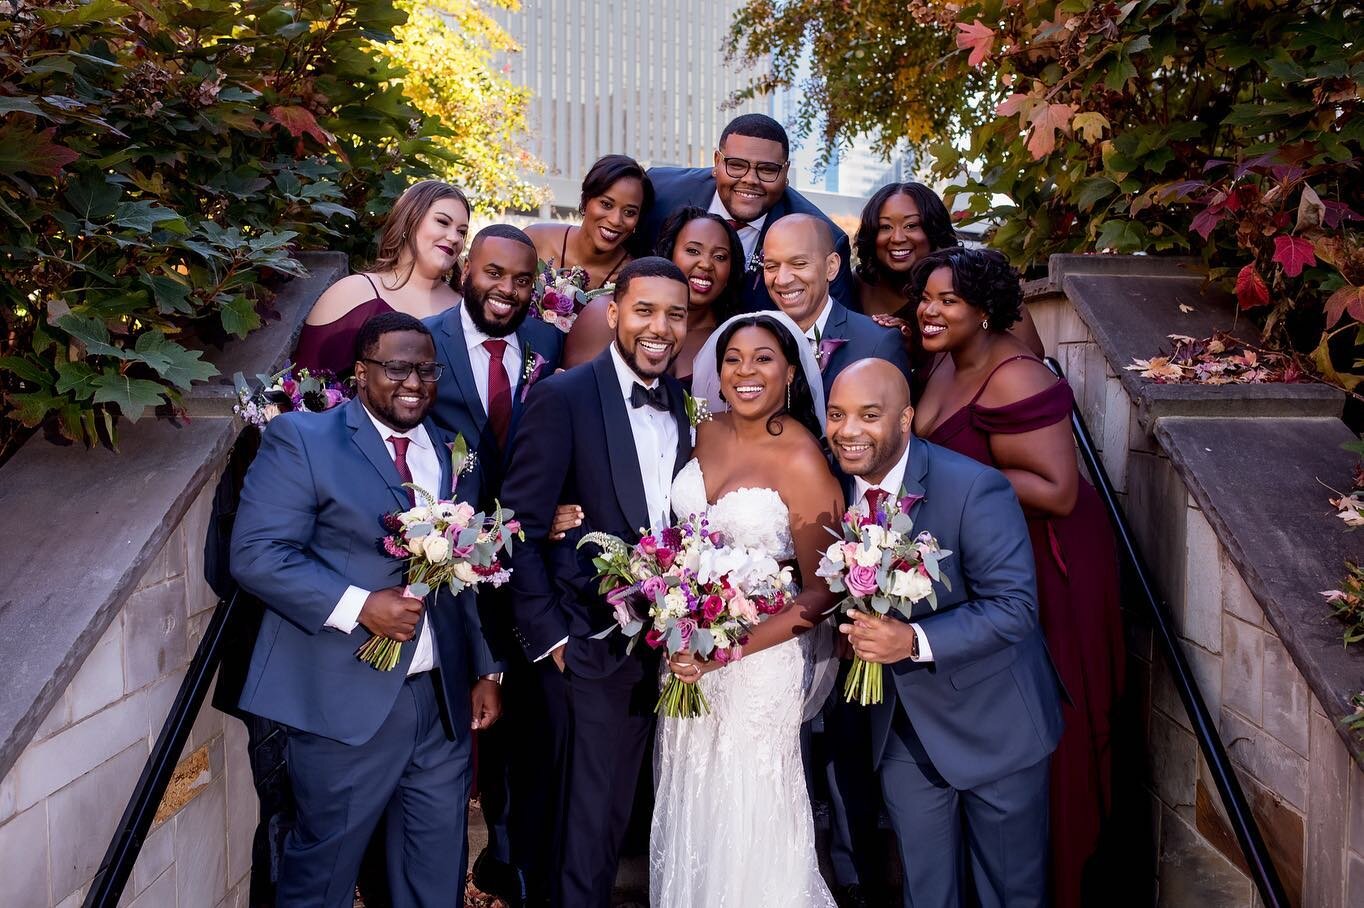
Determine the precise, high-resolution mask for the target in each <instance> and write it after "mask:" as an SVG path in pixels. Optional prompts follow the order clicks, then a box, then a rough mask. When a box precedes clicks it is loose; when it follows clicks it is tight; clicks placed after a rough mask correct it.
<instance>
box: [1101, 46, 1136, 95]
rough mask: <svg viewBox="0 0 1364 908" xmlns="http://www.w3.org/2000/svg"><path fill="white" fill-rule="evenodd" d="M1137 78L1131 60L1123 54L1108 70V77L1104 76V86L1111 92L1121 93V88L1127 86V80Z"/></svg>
mask: <svg viewBox="0 0 1364 908" xmlns="http://www.w3.org/2000/svg"><path fill="white" fill-rule="evenodd" d="M1136 77H1137V68H1136V67H1135V66H1133V65H1132V59H1131V58H1130V57H1128V56H1127V54H1123V55H1121V56H1119V57H1118V59H1116V60H1114V61H1113V65H1112V66H1110V67H1109V68H1108V75H1106V76H1104V85H1105V86H1106V87H1107V88H1108V89H1110V90H1112V91H1122V87H1123V86H1124V85H1126V84H1127V80H1128V79H1135V78H1136Z"/></svg>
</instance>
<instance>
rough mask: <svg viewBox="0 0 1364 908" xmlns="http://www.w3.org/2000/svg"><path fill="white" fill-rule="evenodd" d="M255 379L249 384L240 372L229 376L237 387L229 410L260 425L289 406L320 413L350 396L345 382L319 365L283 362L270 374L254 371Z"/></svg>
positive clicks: (247, 422)
mask: <svg viewBox="0 0 1364 908" xmlns="http://www.w3.org/2000/svg"><path fill="white" fill-rule="evenodd" d="M256 379H257V381H259V382H260V387H258V388H252V387H251V386H250V385H249V384H247V381H246V379H245V378H244V377H242V374H241V373H240V372H238V373H237V374H236V375H234V376H232V384H233V385H234V386H236V389H237V403H236V404H234V405H233V407H232V412H233V413H235V414H236V415H237V416H239V417H241V419H242V421H243V422H245V423H246V424H247V425H249V426H255V427H257V428H261V429H263V428H265V424H266V423H268V422H269V421H270V420H272V419H274V418H275V417H276V416H278V415H279V414H281V413H288V412H290V411H293V410H303V411H306V412H309V413H321V412H322V411H323V410H330V409H331V408H332V407H335V406H336V405H338V404H343V403H345V402H346V401H347V400H349V399H350V392H349V390H348V389H347V388H346V386H345V385H344V384H342V383H341V382H340V381H337V379H336V376H334V375H332V373H330V372H327V371H326V370H323V369H319V370H318V371H316V372H310V371H309V370H307V369H297V370H295V369H294V366H293V364H287V365H285V367H284V368H283V369H282V370H280V371H279V372H276V373H275V374H274V375H257V376H256Z"/></svg>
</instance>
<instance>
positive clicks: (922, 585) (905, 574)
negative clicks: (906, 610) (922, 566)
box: [890, 571, 933, 602]
mask: <svg viewBox="0 0 1364 908" xmlns="http://www.w3.org/2000/svg"><path fill="white" fill-rule="evenodd" d="M931 592H933V581H932V580H929V579H928V578H927V577H925V576H924V575H923V574H921V573H919V572H918V571H896V572H895V575H894V576H893V577H892V578H891V585H890V594H891V595H892V596H898V597H901V598H904V599H908V600H909V601H910V602H918V601H919V600H920V599H923V598H924V597H925V596H927V595H928V594H929V593H931Z"/></svg>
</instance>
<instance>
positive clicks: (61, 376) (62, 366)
mask: <svg viewBox="0 0 1364 908" xmlns="http://www.w3.org/2000/svg"><path fill="white" fill-rule="evenodd" d="M98 378H99V373H98V372H96V371H95V370H94V369H92V368H90V366H89V365H87V364H86V363H84V362H74V363H58V364H57V392H58V393H59V394H74V395H75V397H76V400H89V399H90V397H91V396H92V395H93V394H94V393H95V380H96V379H98Z"/></svg>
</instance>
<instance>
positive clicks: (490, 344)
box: [483, 337, 507, 359]
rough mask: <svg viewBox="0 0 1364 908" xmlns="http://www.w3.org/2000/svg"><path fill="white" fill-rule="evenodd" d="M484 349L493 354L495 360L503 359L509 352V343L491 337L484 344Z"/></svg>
mask: <svg viewBox="0 0 1364 908" xmlns="http://www.w3.org/2000/svg"><path fill="white" fill-rule="evenodd" d="M483 349H484V350H487V351H488V352H489V353H490V354H492V357H493V359H501V358H502V354H503V353H506V352H507V342H506V341H505V340H503V339H502V338H500V337H490V338H488V339H487V340H485V341H484V342H483Z"/></svg>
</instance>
